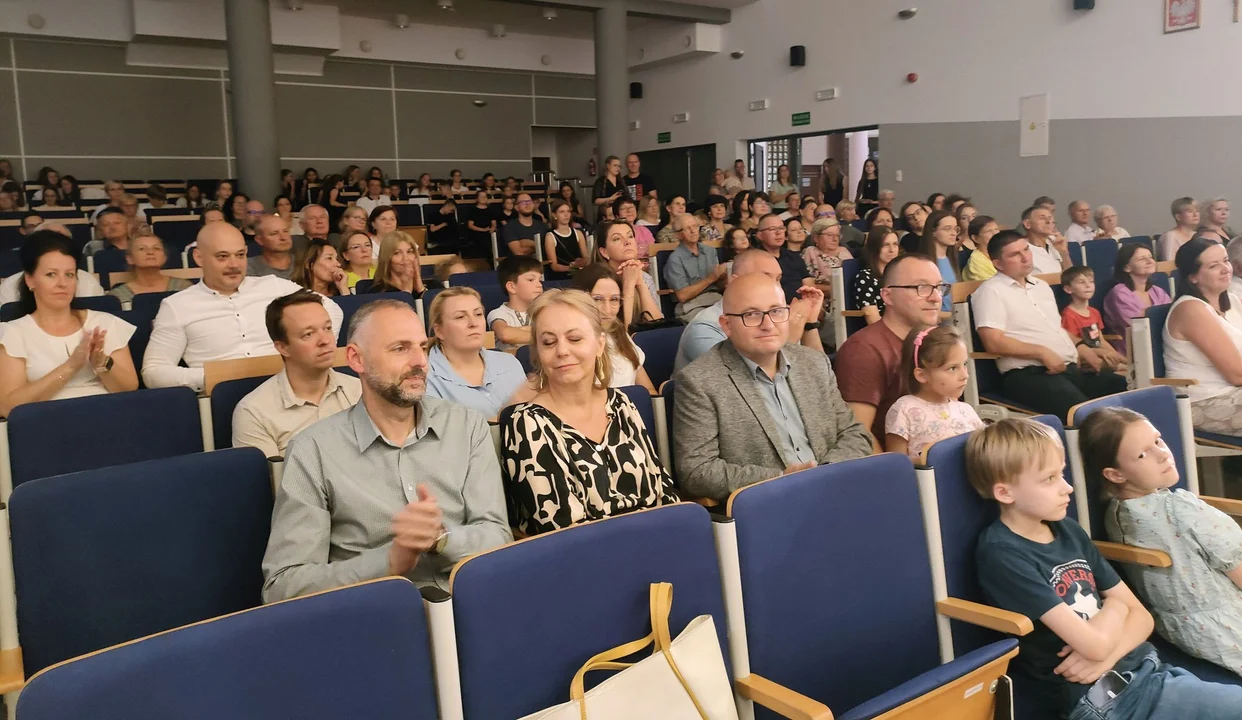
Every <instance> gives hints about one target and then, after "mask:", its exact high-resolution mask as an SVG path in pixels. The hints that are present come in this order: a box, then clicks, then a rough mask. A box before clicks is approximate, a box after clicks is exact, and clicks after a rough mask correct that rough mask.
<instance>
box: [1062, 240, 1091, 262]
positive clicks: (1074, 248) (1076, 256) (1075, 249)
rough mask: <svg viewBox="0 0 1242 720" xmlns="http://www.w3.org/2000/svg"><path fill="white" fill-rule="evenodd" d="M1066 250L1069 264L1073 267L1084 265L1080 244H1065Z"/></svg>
mask: <svg viewBox="0 0 1242 720" xmlns="http://www.w3.org/2000/svg"><path fill="white" fill-rule="evenodd" d="M1066 249H1067V250H1069V256H1070V262H1071V263H1073V264H1074V265H1085V264H1086V262H1085V261H1084V260H1083V255H1082V243H1076V242H1072V243H1066Z"/></svg>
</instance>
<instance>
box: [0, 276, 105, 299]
mask: <svg viewBox="0 0 1242 720" xmlns="http://www.w3.org/2000/svg"><path fill="white" fill-rule="evenodd" d="M22 275H23V273H15V274H13V275H10V276H8V277H6V278H5V279H3V280H0V305H4V304H5V303H11V302H17V301H18V299H19V298H20V297H21V291H22ZM103 294H104V290H103V286H102V285H100V284H99V281H98V280H96V279H95V276H94V275H93V274H91V273H88V272H86V271H85V270H79V271H78V289H77V290H76V291H74V293H73V295H74V297H98V296H100V295H103Z"/></svg>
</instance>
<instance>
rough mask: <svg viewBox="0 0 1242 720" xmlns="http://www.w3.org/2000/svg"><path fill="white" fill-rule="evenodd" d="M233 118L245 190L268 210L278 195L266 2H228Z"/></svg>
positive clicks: (235, 149) (273, 87)
mask: <svg viewBox="0 0 1242 720" xmlns="http://www.w3.org/2000/svg"><path fill="white" fill-rule="evenodd" d="M224 24H225V34H226V36H227V37H228V47H229V85H230V87H231V89H232V93H231V94H230V97H229V114H230V118H231V120H232V127H233V152H234V153H235V154H236V155H237V170H238V172H237V178H238V181H239V183H240V185H241V190H242V191H243V192H245V193H246V194H247V195H249V196H250V197H252V198H254V199H256V200H259V201H261V202H262V203H263V204H264V205H265V206H266V205H267V204H268V203H270V202H271V201H272V198H274V197H276V195H277V194H279V192H280V149H279V145H278V142H277V135H276V128H277V125H276V85H275V79H274V76H273V69H272V64H273V60H272V19H271V15H270V10H269V9H268V3H267V0H224Z"/></svg>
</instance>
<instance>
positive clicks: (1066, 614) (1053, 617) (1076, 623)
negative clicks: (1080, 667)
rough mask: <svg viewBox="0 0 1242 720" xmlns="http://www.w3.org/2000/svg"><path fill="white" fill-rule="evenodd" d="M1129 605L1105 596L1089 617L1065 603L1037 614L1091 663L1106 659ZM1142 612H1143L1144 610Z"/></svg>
mask: <svg viewBox="0 0 1242 720" xmlns="http://www.w3.org/2000/svg"><path fill="white" fill-rule="evenodd" d="M1129 611H1130V608H1129V606H1127V605H1126V604H1125V603H1124V602H1122V601H1121V600H1113V601H1111V602H1110V601H1109V600H1108V599H1105V601H1104V607H1103V608H1102V609H1101V610H1100V611H1099V612H1098V613H1096V615H1095V617H1093V618H1091V619H1090V620H1083V619H1082V617H1081V616H1079V614H1078V613H1076V612H1074V609H1073V608H1071V607H1070V606H1069V605H1066V604H1065V603H1061V604H1060V605H1058V606H1056V607H1054V608H1052V609H1051V610H1049V611H1048V612H1046V613H1044V614H1043V615H1041V616H1040V618H1039V621H1040V622H1042V623H1043V624H1044V625H1046V626H1048V629H1049V630H1051V631H1052V632H1054V633H1056V634H1057V637H1059V638H1061V639H1062V640H1064V641H1065V643H1066V645H1068V646H1069V648H1070V649H1071V650H1073V651H1074V652H1075V653H1077V654H1078V655H1080V656H1082V657H1083V658H1084V659H1086V660H1088V661H1092V662H1101V661H1103V660H1106V659H1107V658H1108V657H1109V655H1111V654H1112V652H1113V651H1114V650H1115V649H1116V648H1117V646H1118V644H1119V643H1120V641H1121V634H1122V629H1123V628H1124V626H1125V620H1126V616H1127V614H1128V613H1129ZM1144 612H1146V611H1144Z"/></svg>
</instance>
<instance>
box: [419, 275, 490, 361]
mask: <svg viewBox="0 0 1242 720" xmlns="http://www.w3.org/2000/svg"><path fill="white" fill-rule="evenodd" d="M455 297H472V298H474V299H475V300H478V301H479V305H482V304H483V296H482V295H480V294H479V291H478V290H475V289H474V288H472V287H464V286H457V287H451V288H446V289H444V290H441V291H440V292H438V293H436V296H435V299H433V300H432V301H431V307H430V308H429V309H428V310H427V325H428V326H429V327H430V328H431V331H432V332H435V329H436V325H439V324H440V320H441V319H442V316H443V315H444V303H446V302H448V300H449V298H455ZM440 345H441V343H440V338H439V337H438V336H435V335H432V336H431V339H429V340H428V341H427V349H428V350H430V349H431V348H434V347H439V346H440Z"/></svg>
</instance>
